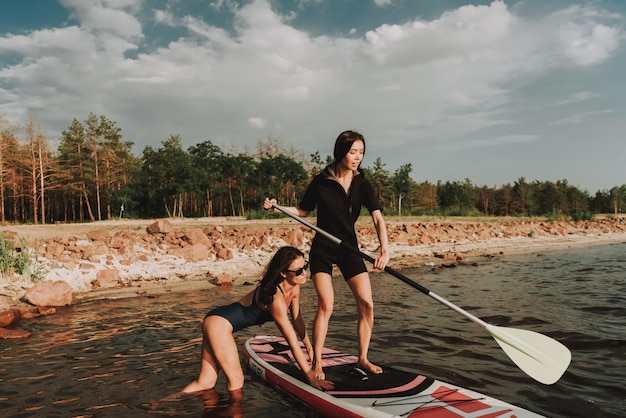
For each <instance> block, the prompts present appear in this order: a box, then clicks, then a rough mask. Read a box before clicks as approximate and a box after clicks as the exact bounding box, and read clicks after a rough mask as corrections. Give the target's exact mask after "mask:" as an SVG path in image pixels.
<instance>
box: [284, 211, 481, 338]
mask: <svg viewBox="0 0 626 418" xmlns="http://www.w3.org/2000/svg"><path fill="white" fill-rule="evenodd" d="M272 207H273V208H276V209H278V210H279V211H281V212H282V213H284V214H285V215H287V216H290V217H291V218H293V219H295V220H296V221H298V222H300V223H301V224H303V225H305V226H307V227H309V228H311V229H312V230H313V231H315V232H317V233H319V234H322V235H323V236H325V237H326V238H328V239H329V240H331V241H332V242H334V243H335V244H337V245H340V246H342V247H344V248H347V249H349V250H350V251H352V252H354V253H356V254H358V255H359V256H361V257H362V258H363V259H365V260H367V261H369V262H370V263H372V264H373V263H374V261H375V259H374V257H372V256H371V255H369V254H365V253H364V252H363V251H361V250H359V249H358V248H356V247H353V246H352V245H350V244H346V243H344V242H343V241H342V240H340V239H339V238H337V237H336V236H334V235H332V234H330V233H329V232H326V231H324V230H323V229H322V228H320V227H318V226H315V225H313V224H312V223H310V222H308V221H306V220H304V219H302V218H301V217H300V216H298V215H296V214H295V213H291V212H290V211H289V210H287V209H286V208H284V207H282V206H280V205H277V204H275V203H274V204H272ZM385 272H387V273H389V274H391V275H392V276H393V277H395V278H397V279H400V280H402V281H403V282H404V283H406V284H408V285H409V286H411V287H413V288H415V289H417V290H419V291H420V292H422V293H423V294H425V295H427V296H430V297H432V298H433V299H435V300H436V301H437V302H440V303H442V304H444V305H445V306H447V307H448V308H450V309H452V310H454V311H456V312H458V313H460V314H461V315H463V316H465V317H466V318H467V319H469V320H470V321H472V322H474V323H476V324H478V325H480V326H481V327H483V328H487V326H488V324H487V323H486V322H485V321H483V320H482V319H480V318H478V317H476V316H474V315H472V314H471V313H469V312H467V311H466V310H465V309H463V308H461V307H459V306H456V305H455V304H454V303H452V302H450V301H448V300H446V299H444V298H443V297H441V296H439V295H438V294H436V293H435V292H432V291H430V290H428V289H427V288H425V287H424V286H422V285H420V284H419V283H417V282H415V281H413V280H411V279H409V278H408V277H406V276H405V275H404V274H402V273H400V272H399V271H396V270H394V269H392V268H391V267H389V266H386V267H385Z"/></svg>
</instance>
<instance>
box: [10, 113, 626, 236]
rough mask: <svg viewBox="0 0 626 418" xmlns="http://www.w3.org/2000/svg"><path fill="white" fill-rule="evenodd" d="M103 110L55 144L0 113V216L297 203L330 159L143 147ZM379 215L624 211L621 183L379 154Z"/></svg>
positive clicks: (175, 212) (266, 150)
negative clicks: (587, 186) (483, 181)
mask: <svg viewBox="0 0 626 418" xmlns="http://www.w3.org/2000/svg"><path fill="white" fill-rule="evenodd" d="M133 145H134V144H133V143H132V142H131V141H125V140H123V136H122V133H121V129H120V128H119V127H117V126H116V123H115V122H113V121H111V120H109V119H108V118H107V117H105V116H103V115H100V116H97V115H95V114H93V113H90V114H89V116H88V117H87V119H86V120H85V121H83V122H81V121H79V120H77V119H74V120H73V121H72V123H71V124H70V125H69V126H68V128H67V129H66V130H64V131H62V133H61V136H60V138H59V140H58V146H57V148H56V149H51V146H50V143H49V141H48V140H47V139H46V138H45V136H44V135H43V134H42V133H41V128H40V127H39V126H38V125H37V124H36V123H35V122H34V121H33V118H32V116H29V119H28V122H27V123H26V124H25V125H24V126H17V127H16V126H10V125H9V123H8V122H7V121H6V119H5V118H4V117H2V116H1V115H0V222H3V223H5V222H15V223H33V224H44V223H54V222H60V223H70V222H88V221H96V220H106V219H115V218H120V217H133V218H146V219H148V218H158V217H206V216H246V217H258V216H264V214H263V213H262V210H260V209H259V208H260V207H261V206H262V201H263V199H264V198H265V197H266V196H272V197H276V198H277V199H278V201H279V202H281V203H282V204H285V205H295V204H297V203H298V201H299V197H301V196H302V193H303V192H304V190H305V188H306V187H307V185H308V183H309V181H310V179H311V178H312V177H313V176H315V175H316V174H318V173H319V172H320V171H321V170H322V169H323V168H324V167H325V166H326V165H327V164H328V163H329V162H330V161H331V160H332V157H331V156H326V157H325V158H322V157H321V155H320V154H319V152H316V153H314V154H311V155H308V156H306V155H305V154H304V153H303V152H302V151H300V150H298V149H295V148H293V147H285V146H284V145H283V144H282V143H281V141H280V140H279V139H276V138H273V137H268V138H267V139H265V140H259V141H258V142H257V144H256V149H255V150H254V151H244V152H238V151H234V150H231V151H225V150H223V149H221V148H220V147H218V146H216V145H215V144H213V143H212V142H211V141H210V140H206V141H204V142H201V143H199V144H196V145H193V146H191V147H189V148H187V149H184V147H183V145H182V141H181V138H180V136H179V135H170V137H169V138H167V139H166V140H164V141H162V142H161V144H160V146H158V147H156V148H154V147H152V146H146V147H145V148H144V149H143V152H142V154H141V156H135V155H133V153H132V147H133ZM362 168H363V170H364V172H365V174H366V176H367V177H368V178H369V179H370V181H371V182H372V184H373V185H374V188H375V190H376V192H377V193H378V197H379V199H380V201H381V204H382V205H383V209H384V210H385V213H386V214H401V215H445V216H455V215H471V216H477V215H490V216H548V217H550V218H553V219H589V218H591V217H592V216H593V215H594V214H597V213H612V214H618V213H623V210H624V206H625V203H626V185H622V186H615V187H613V188H611V189H610V190H599V191H597V192H596V193H595V195H593V196H592V195H590V194H589V192H588V191H586V190H580V189H579V188H577V187H576V186H573V185H570V184H569V183H568V181H567V180H559V181H556V182H552V181H536V180H535V181H530V182H528V181H526V179H525V178H523V177H521V178H519V179H518V180H517V181H515V182H514V183H513V184H504V185H501V186H498V187H488V186H479V185H476V184H473V183H472V181H471V180H469V179H464V180H463V181H446V182H442V181H437V182H436V183H432V182H430V181H422V182H417V181H415V180H414V179H413V178H412V177H411V172H412V165H411V164H410V163H407V164H404V165H402V166H400V167H399V168H398V169H397V170H395V171H393V172H390V171H389V170H387V169H386V168H385V164H384V163H383V162H382V160H381V159H380V158H377V159H376V160H375V161H374V163H373V165H372V166H370V167H362Z"/></svg>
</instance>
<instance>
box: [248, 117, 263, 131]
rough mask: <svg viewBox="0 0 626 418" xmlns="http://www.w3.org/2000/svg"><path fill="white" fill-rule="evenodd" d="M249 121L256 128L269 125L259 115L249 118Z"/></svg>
mask: <svg viewBox="0 0 626 418" xmlns="http://www.w3.org/2000/svg"><path fill="white" fill-rule="evenodd" d="M248 123H249V124H250V125H252V126H254V127H255V128H261V129H263V128H265V127H266V126H267V121H266V120H265V119H263V118H259V117H252V118H248Z"/></svg>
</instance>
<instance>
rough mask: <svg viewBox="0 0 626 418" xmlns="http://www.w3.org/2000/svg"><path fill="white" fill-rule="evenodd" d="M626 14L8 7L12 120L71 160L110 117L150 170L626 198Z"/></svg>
mask: <svg viewBox="0 0 626 418" xmlns="http://www.w3.org/2000/svg"><path fill="white" fill-rule="evenodd" d="M625 30H626V1H622V0H580V1H564V0H551V1H545V0H520V1H478V0H437V1H431V0H246V1H236V0H215V1H210V0H58V1H57V0H24V1H14V0H0V116H3V117H4V118H5V119H6V120H7V121H8V122H10V123H11V124H16V125H25V124H26V123H27V122H28V118H29V115H32V117H33V120H34V121H35V122H36V123H37V124H38V125H39V126H40V127H41V131H42V133H43V134H44V135H45V136H46V138H47V139H48V141H49V142H50V143H51V144H52V146H53V148H55V147H56V145H57V144H58V140H59V138H60V136H61V133H62V131H63V130H66V129H67V128H68V127H69V126H70V125H71V123H72V120H73V119H77V120H79V121H81V122H84V121H85V120H86V119H87V117H88V116H89V114H90V113H94V114H96V115H98V116H99V115H104V116H105V117H106V118H107V119H109V120H111V121H114V122H115V123H116V124H117V127H119V128H120V129H121V133H122V135H123V140H125V141H132V142H133V143H134V146H133V153H134V154H136V155H138V156H141V154H142V152H143V150H144V149H145V147H147V146H151V147H153V148H158V147H160V146H161V145H162V143H163V142H164V141H166V140H167V139H168V138H169V137H170V136H171V135H179V136H180V138H181V141H182V144H183V148H185V149H188V148H189V147H191V146H193V145H196V144H199V143H201V142H204V141H207V140H210V141H212V142H213V144H215V145H217V146H219V147H220V148H221V149H222V150H223V151H225V152H232V153H239V152H254V151H255V150H256V147H257V145H258V144H259V142H260V141H261V142H263V141H266V140H267V139H268V138H274V139H277V140H279V142H280V143H281V144H283V145H284V146H285V148H290V147H293V148H295V149H298V150H301V151H303V152H304V155H307V156H308V155H310V154H312V153H315V152H319V154H320V155H321V156H322V158H325V157H326V156H327V155H332V152H333V145H334V141H335V138H336V137H337V135H338V134H339V133H340V132H342V131H344V130H347V129H352V130H356V131H359V132H360V133H361V134H363V135H364V137H365V141H366V155H365V160H364V162H363V165H364V166H366V167H371V166H373V163H374V161H375V160H376V159H377V158H380V159H381V160H382V162H383V163H384V168H386V169H387V170H388V171H389V172H390V173H391V174H393V172H394V171H395V170H397V169H398V168H400V167H401V166H402V165H405V164H411V167H412V172H411V177H412V178H413V179H415V180H416V181H417V182H423V181H429V182H431V183H436V182H438V181H442V182H446V181H451V182H455V181H465V179H469V180H470V181H471V182H472V183H473V184H475V185H477V186H483V185H484V186H488V187H499V186H501V185H504V184H511V185H513V184H514V183H515V182H516V181H518V180H519V179H521V178H524V179H525V180H526V181H527V182H532V181H535V180H537V181H541V182H543V181H558V180H567V181H568V182H569V184H570V185H572V186H575V187H578V188H580V189H581V190H587V191H589V192H590V193H591V194H592V195H594V194H595V193H596V192H597V191H598V190H602V191H606V190H609V189H610V188H612V187H614V186H620V185H623V184H626V141H625V140H624V139H625V138H624V136H625V132H626V115H625V113H626V99H625V98H626V83H625V82H624V81H623V78H624V74H625V73H626V71H625V70H626V45H625V44H626V32H625Z"/></svg>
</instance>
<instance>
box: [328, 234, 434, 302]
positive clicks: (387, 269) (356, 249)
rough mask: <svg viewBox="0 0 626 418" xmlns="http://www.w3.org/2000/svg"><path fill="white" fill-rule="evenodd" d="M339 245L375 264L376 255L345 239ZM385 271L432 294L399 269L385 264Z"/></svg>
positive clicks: (427, 293) (426, 293)
mask: <svg viewBox="0 0 626 418" xmlns="http://www.w3.org/2000/svg"><path fill="white" fill-rule="evenodd" d="M339 245H341V246H342V247H344V248H348V249H349V250H351V251H353V252H355V253H357V254H358V255H360V256H361V257H363V259H365V260H367V261H369V262H370V263H372V264H374V261H376V260H375V259H374V257H372V256H370V255H368V254H365V253H364V252H363V251H361V250H359V249H358V248H355V247H353V246H352V245H349V244H345V243H344V242H343V241H341V242H340V243H339ZM385 271H386V272H387V273H389V274H391V275H392V276H394V277H395V278H397V279H400V280H402V281H403V282H404V283H406V284H408V285H409V286H411V287H413V288H415V289H417V290H419V291H420V292H422V293H423V294H425V295H429V294H430V290H428V289H426V288H425V287H424V286H422V285H421V284H419V283H417V282H414V281H413V280H411V279H409V278H408V277H406V276H405V275H404V274H402V273H400V272H399V271H396V270H394V269H392V268H391V267H389V266H385Z"/></svg>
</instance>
